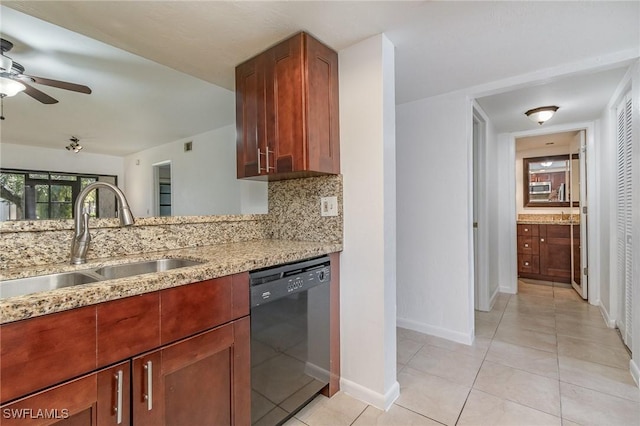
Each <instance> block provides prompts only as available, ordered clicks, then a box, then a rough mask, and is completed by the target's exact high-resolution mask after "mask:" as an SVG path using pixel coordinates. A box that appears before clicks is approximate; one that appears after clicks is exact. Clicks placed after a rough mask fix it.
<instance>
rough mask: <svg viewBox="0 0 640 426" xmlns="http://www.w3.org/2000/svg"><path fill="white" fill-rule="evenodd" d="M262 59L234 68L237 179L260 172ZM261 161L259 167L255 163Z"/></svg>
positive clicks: (263, 134) (263, 131)
mask: <svg viewBox="0 0 640 426" xmlns="http://www.w3.org/2000/svg"><path fill="white" fill-rule="evenodd" d="M265 62H266V61H265V58H264V56H262V55H259V56H257V57H255V58H253V59H250V60H249V61H247V62H245V63H243V64H241V65H239V66H238V67H236V151H237V154H236V161H237V172H238V173H237V174H238V178H243V177H251V176H258V175H260V174H261V170H260V169H263V170H264V160H265V158H264V157H262V158H260V156H259V155H258V149H260V152H261V153H262V154H263V155H264V152H265V148H266V142H265V141H266V127H265V125H266V121H265V120H266V117H265V114H266V111H265V94H264V90H265V84H264V79H265V72H264V66H265ZM260 162H262V164H259V163H260Z"/></svg>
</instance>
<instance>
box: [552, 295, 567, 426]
mask: <svg viewBox="0 0 640 426" xmlns="http://www.w3.org/2000/svg"><path fill="white" fill-rule="evenodd" d="M552 288H553V324H554V329H555V331H556V365H557V366H558V399H559V401H558V405H559V406H560V423H561V424H563V423H564V415H563V411H562V386H561V384H560V383H561V382H560V341H559V340H558V319H557V318H556V315H557V313H558V309H557V306H556V288H555V285H552Z"/></svg>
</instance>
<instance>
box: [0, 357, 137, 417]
mask: <svg viewBox="0 0 640 426" xmlns="http://www.w3.org/2000/svg"><path fill="white" fill-rule="evenodd" d="M129 370H130V364H129V362H128V361H127V362H124V363H121V364H118V365H116V366H113V367H110V368H108V369H105V370H101V371H98V372H96V373H91V374H88V375H86V376H84V377H81V378H79V379H75V380H71V381H68V382H65V383H62V384H60V385H58V386H55V387H52V388H50V389H47V390H45V391H42V392H38V393H36V394H34V395H30V396H28V397H25V398H22V399H20V400H18V401H15V402H13V403H11V404H7V405H4V406H2V424H3V425H20V426H45V425H56V426H94V425H97V426H111V425H113V426H118V425H122V426H128V425H129V424H130V415H129V374H130V373H129ZM118 413H120V415H119V414H118Z"/></svg>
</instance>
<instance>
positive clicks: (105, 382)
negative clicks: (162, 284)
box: [0, 317, 250, 426]
mask: <svg viewBox="0 0 640 426" xmlns="http://www.w3.org/2000/svg"><path fill="white" fill-rule="evenodd" d="M249 332H250V323H249V318H248V317H245V318H242V319H240V320H237V321H234V322H232V323H229V324H226V325H223V326H221V327H218V328H215V329H213V330H210V331H206V332H204V333H201V334H198V335H196V336H193V337H190V338H187V339H184V340H181V341H179V342H176V343H174V344H171V345H167V346H164V347H161V348H159V349H157V350H155V351H152V352H149V353H147V354H144V355H141V356H138V357H136V358H133V359H132V360H130V361H125V362H122V363H119V364H117V365H115V366H113V367H109V368H106V369H103V370H100V371H98V372H95V373H91V374H88V375H86V376H83V377H81V378H79V379H75V380H71V381H68V382H65V383H63V384H61V385H58V386H55V387H53V388H50V389H47V390H45V391H42V392H39V393H36V394H34V395H31V396H28V397H26V398H23V399H20V400H18V401H15V402H13V403H11V404H8V405H5V406H3V407H2V421H0V423H1V424H2V425H21V426H22V425H25V426H26V425H29V426H31V425H34V426H35V425H38V426H42V425H56V426H92V425H97V426H110V425H114V426H118V425H123V426H127V425H131V424H134V425H136V426H138V425H139V426H144V425H149V426H161V425H167V426H169V425H174V426H183V425H194V426H197V425H231V424H237V425H248V424H249V423H250V417H249V416H250V410H249V409H248V407H249V406H250V400H249V399H248V398H249V396H248V395H245V394H248V392H247V391H246V390H247V389H249V380H250V378H249V375H250V369H249V368H248V363H249V357H250V348H249V339H248V337H249Z"/></svg>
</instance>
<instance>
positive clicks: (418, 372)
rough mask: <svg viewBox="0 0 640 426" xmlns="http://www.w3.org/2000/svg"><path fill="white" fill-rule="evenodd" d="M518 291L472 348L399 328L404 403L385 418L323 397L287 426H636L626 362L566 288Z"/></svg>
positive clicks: (502, 298) (345, 399)
mask: <svg viewBox="0 0 640 426" xmlns="http://www.w3.org/2000/svg"><path fill="white" fill-rule="evenodd" d="M547 284H548V285H542V284H540V283H538V284H532V283H527V282H523V281H520V282H519V293H518V295H513V296H511V295H507V294H500V295H499V296H498V298H497V301H496V303H495V306H494V308H493V310H492V311H491V312H476V340H475V343H474V345H473V346H467V345H462V344H458V343H453V342H451V341H448V340H444V339H440V338H437V337H433V336H428V335H424V334H421V333H417V332H415V331H411V330H406V329H402V328H398V333H397V336H398V356H397V360H398V381H399V383H400V397H399V398H398V400H397V401H396V402H395V404H393V406H392V407H391V409H390V410H389V411H387V412H383V411H380V410H378V409H376V408H374V407H372V406H369V405H367V404H365V403H363V402H361V401H358V400H356V399H354V398H352V397H350V396H349V395H347V394H345V393H342V392H340V393H338V394H337V395H335V396H334V397H333V398H331V399H327V398H326V397H323V396H318V397H317V398H316V399H314V400H313V401H312V402H311V403H310V404H309V405H307V406H306V407H305V408H304V409H302V410H301V411H300V412H299V413H298V414H297V415H296V417H295V418H293V419H291V420H290V421H288V422H287V423H286V425H287V426H304V425H309V426H316V425H330V426H340V425H354V426H369V425H397V426H403V425H437V424H446V425H509V426H510V425H564V426H568V425H607V426H618V425H620V426H627V425H629V426H638V425H640V390H639V389H638V387H637V386H636V385H635V384H634V382H633V380H632V378H631V376H630V374H629V371H628V365H629V359H630V357H629V354H628V353H627V351H626V349H625V348H624V346H623V344H622V342H621V341H620V338H619V336H618V334H617V332H616V331H615V330H612V329H608V328H607V327H606V326H605V323H604V320H603V319H602V316H601V314H600V311H599V308H597V307H595V306H591V305H589V304H587V303H585V302H584V301H583V300H582V299H580V297H578V295H577V294H576V293H575V292H574V291H573V290H572V289H570V288H566V287H559V286H557V285H556V286H553V285H551V284H552V283H547Z"/></svg>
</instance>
